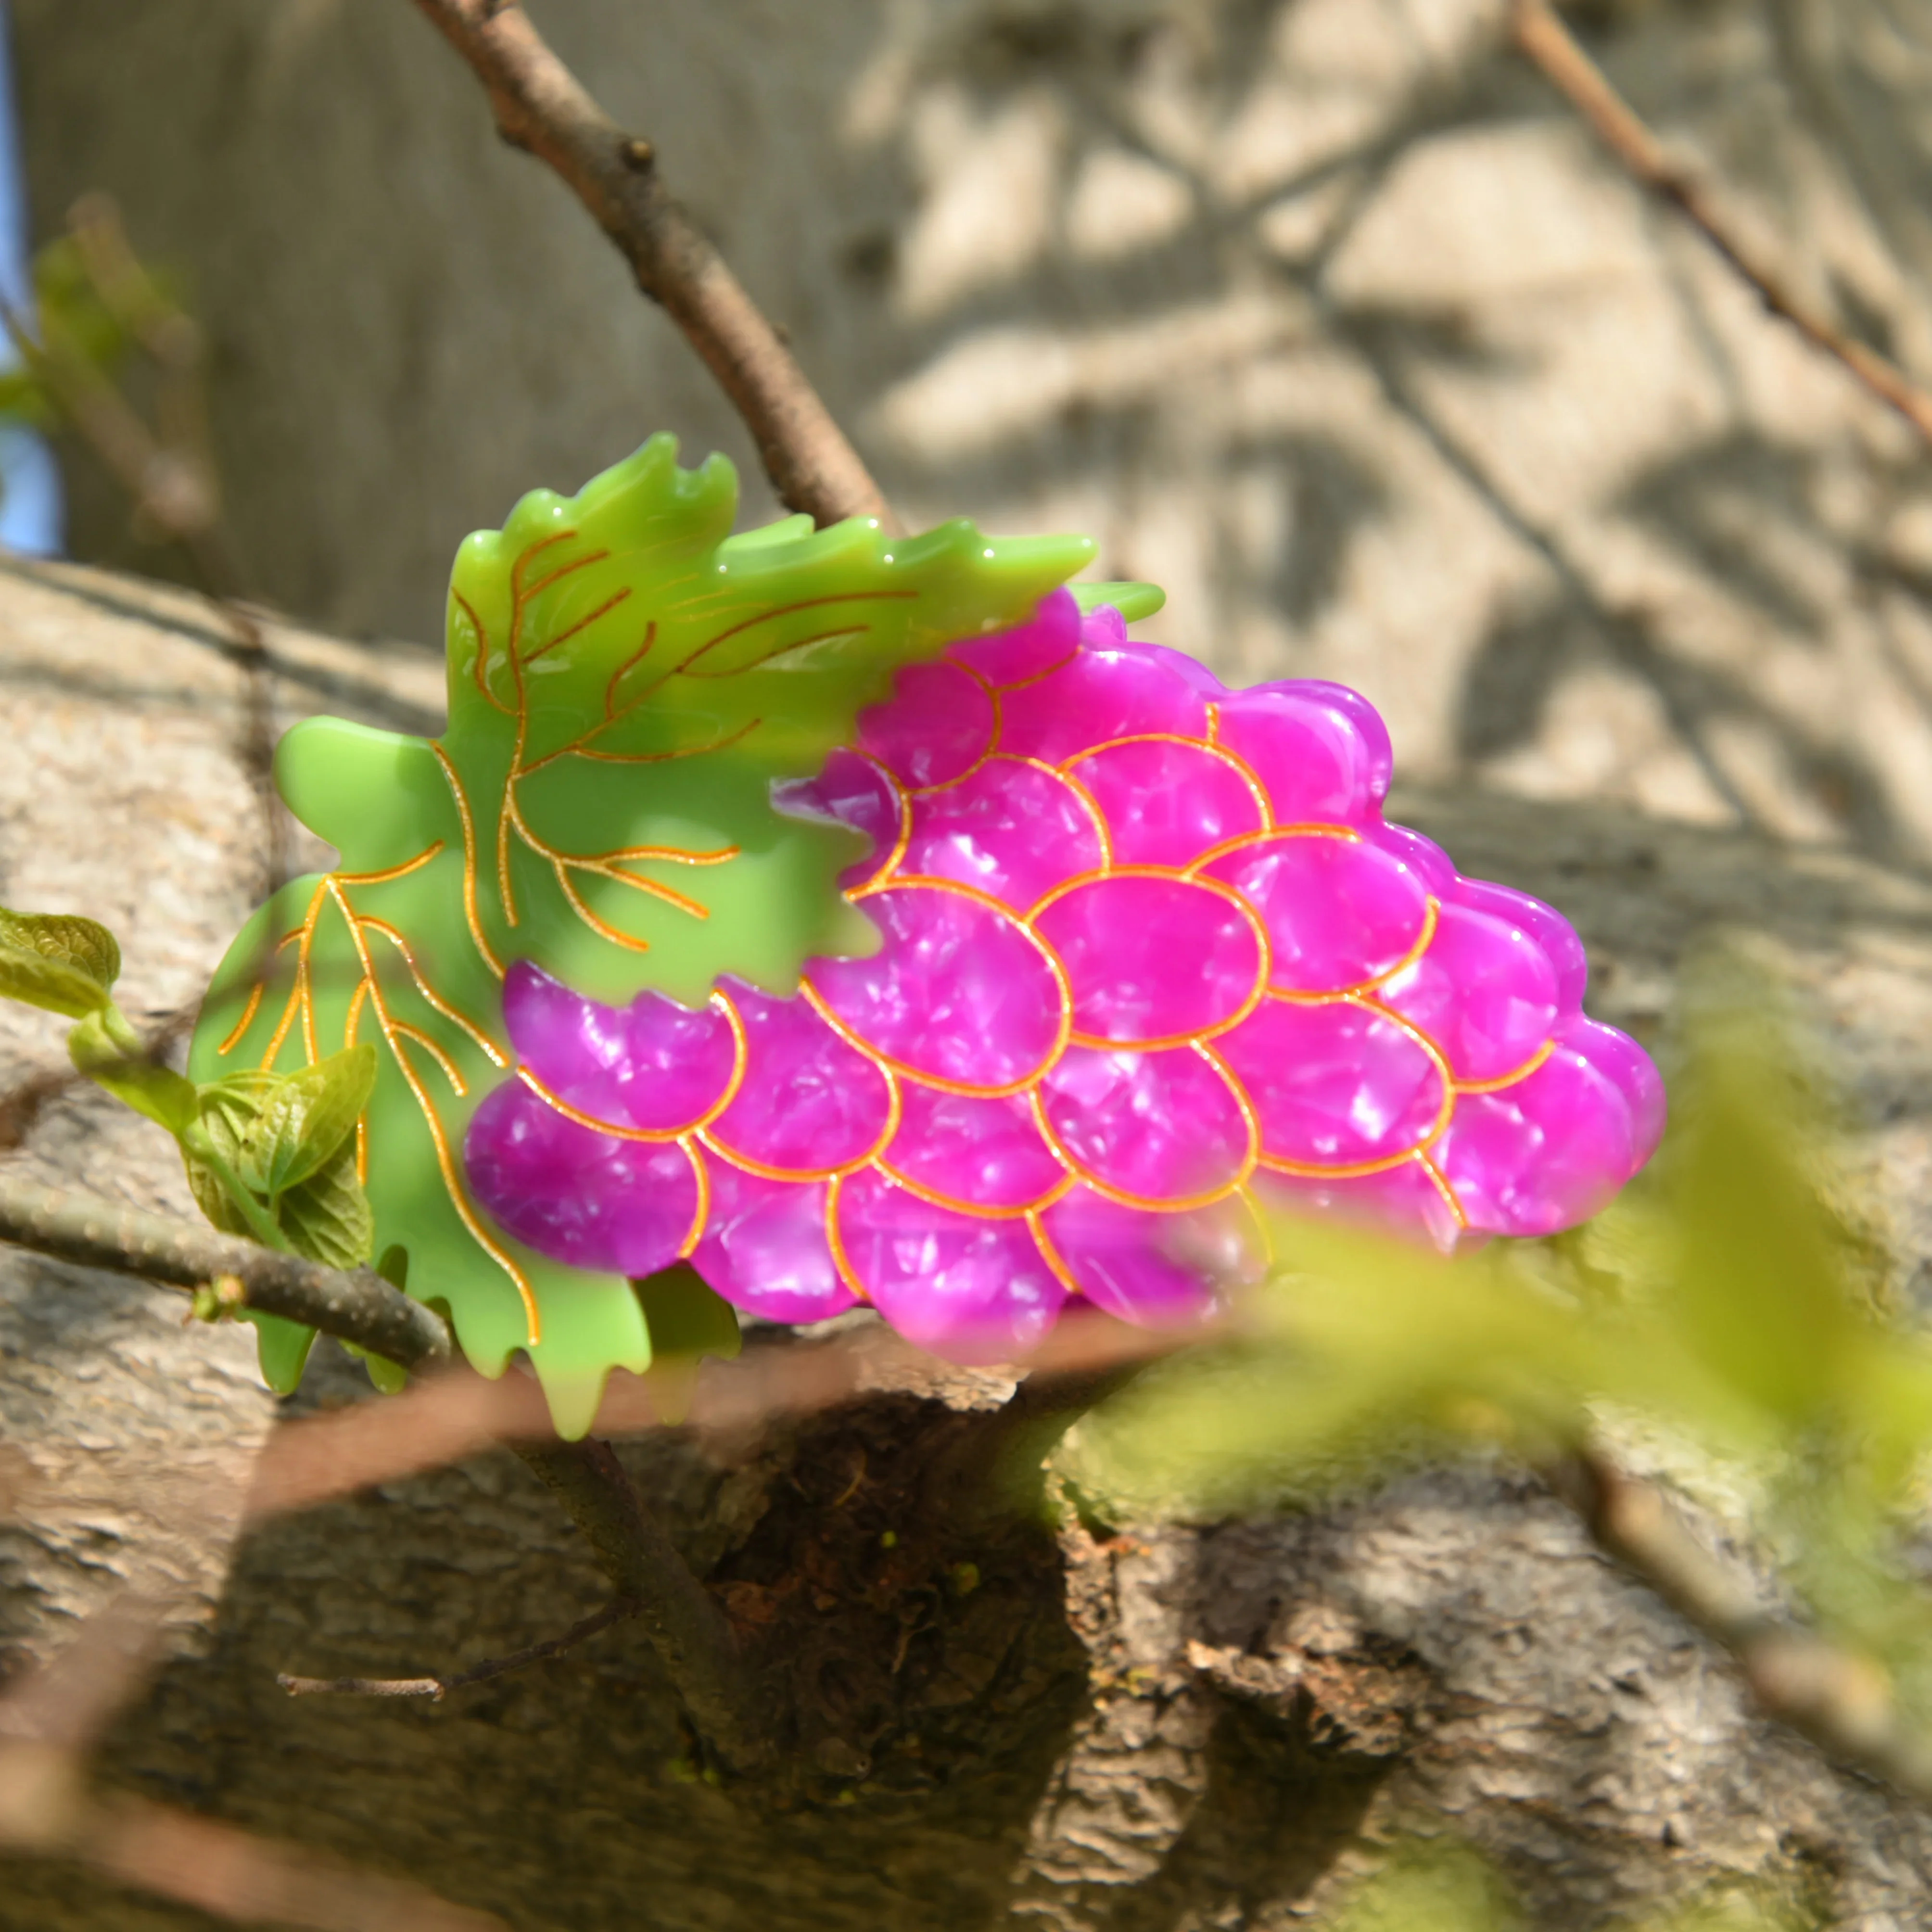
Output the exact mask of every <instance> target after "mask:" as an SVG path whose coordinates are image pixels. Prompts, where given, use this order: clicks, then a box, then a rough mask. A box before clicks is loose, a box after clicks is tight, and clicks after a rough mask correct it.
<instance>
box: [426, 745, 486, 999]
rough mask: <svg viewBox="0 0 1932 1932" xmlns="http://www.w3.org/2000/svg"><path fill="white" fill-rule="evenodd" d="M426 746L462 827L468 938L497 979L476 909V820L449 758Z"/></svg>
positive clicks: (464, 904)
mask: <svg viewBox="0 0 1932 1932" xmlns="http://www.w3.org/2000/svg"><path fill="white" fill-rule="evenodd" d="M430 749H431V751H434V753H435V754H436V761H437V763H438V764H439V765H440V766H442V767H443V777H444V778H445V779H446V781H448V783H449V790H450V794H451V796H452V797H453V798H454V799H455V801H456V816H457V818H458V820H459V822H460V823H461V825H462V826H463V917H464V918H465V919H466V920H467V921H468V922H469V937H470V938H472V939H473V940H474V941H475V942H476V950H477V951H478V953H481V955H482V956H483V963H484V965H486V966H487V967H488V968H489V969H490V971H491V972H492V973H493V974H495V975H496V977H497V978H498V979H499V980H500V979H501V978H502V977H503V965H502V961H501V960H499V959H498V958H497V957H496V954H495V953H493V952H492V951H491V950H490V942H489V941H487V939H485V938H484V937H483V922H482V920H481V918H480V917H479V916H478V913H477V910H476V822H475V820H474V819H472V817H470V815H469V799H468V797H467V796H466V795H465V794H464V792H463V781H462V780H461V779H460V778H458V776H457V775H456V767H455V766H454V765H453V764H452V763H450V761H449V753H448V752H447V751H445V750H444V749H443V747H442V746H441V745H436V744H432V745H431V746H430Z"/></svg>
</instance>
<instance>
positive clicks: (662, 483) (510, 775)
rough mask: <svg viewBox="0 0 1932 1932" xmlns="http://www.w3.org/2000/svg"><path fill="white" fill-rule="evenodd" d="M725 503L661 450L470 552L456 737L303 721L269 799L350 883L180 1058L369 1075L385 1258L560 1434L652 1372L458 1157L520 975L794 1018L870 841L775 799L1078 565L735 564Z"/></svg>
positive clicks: (1016, 557)
mask: <svg viewBox="0 0 1932 1932" xmlns="http://www.w3.org/2000/svg"><path fill="white" fill-rule="evenodd" d="M736 500H737V486H736V477H735V475H734V474H733V471H732V469H731V466H730V464H729V463H726V462H725V461H724V460H723V459H722V458H717V457H714V458H712V459H711V460H709V461H708V462H706V463H704V464H703V466H701V467H700V468H699V469H696V470H683V469H679V467H678V466H677V461H676V443H675V442H674V441H673V440H672V439H671V438H670V437H656V438H654V439H653V440H652V441H651V442H650V443H647V444H646V446H644V447H643V449H641V450H640V451H638V452H637V454H636V455H634V456H632V457H631V458H629V459H628V460H626V461H625V462H623V463H619V464H618V465H617V466H616V468H614V469H611V470H609V471H607V472H605V473H604V475H601V476H599V477H598V478H595V479H594V480H593V481H592V482H591V483H589V484H587V485H586V487H584V489H583V490H581V491H580V492H579V493H577V496H574V497H569V498H565V497H562V496H557V495H556V494H554V493H552V492H550V491H548V490H538V491H536V492H535V493H532V495H530V496H526V497H525V498H524V499H523V501H522V502H520V503H519V504H518V505H517V507H516V508H515V510H514V511H513V512H512V513H511V517H510V518H509V520H508V523H506V524H505V526H504V528H503V529H502V530H501V531H499V532H498V531H491V532H482V533H481V534H478V535H475V536H472V537H471V538H469V539H468V540H467V541H466V542H465V543H464V544H463V547H462V548H461V550H460V552H459V553H458V557H457V560H456V565H455V571H454V572H453V574H452V580H451V586H450V602H449V728H448V729H447V730H446V731H445V732H444V733H443V736H441V737H440V738H439V739H437V740H435V741H434V742H429V741H428V740H425V739H419V738H410V737H404V736H396V735H394V734H392V733H386V732H381V731H374V730H368V729H366V728H365V727H362V726H359V725H354V724H346V723H344V722H342V721H339V720H336V719H331V718H315V719H311V720H309V721H306V722H305V723H303V724H299V725H297V726H296V727H295V729H294V730H292V731H290V733H289V734H288V735H287V737H285V738H284V739H283V741H282V743H281V747H280V748H279V750H278V753H277V757H276V764H275V769H276V778H277V782H278V784H279V785H280V787H281V790H282V793H283V796H284V798H285V799H287V801H288V802H289V805H290V807H291V808H292V809H293V811H294V812H295V813H296V816H297V817H299V818H300V819H301V820H302V822H303V823H305V825H307V826H309V827H310V829H311V830H313V831H314V832H317V834H318V835H320V837H321V838H324V839H326V841H329V843H330V844H332V845H334V846H335V847H336V848H337V849H338V851H340V852H341V855H342V859H341V866H340V868H339V869H338V871H335V872H333V873H332V874H329V875H328V876H326V877H310V878H306V879H301V880H296V881H295V882H294V883H292V884H291V885H290V886H287V887H286V888H285V889H284V890H283V891H282V892H280V893H279V894H278V895H277V896H276V898H275V900H274V901H272V902H271V904H269V906H267V907H265V908H264V909H263V911H262V912H261V913H260V914H258V915H257V917H256V919H254V921H252V922H251V923H250V925H249V926H248V928H247V929H246V930H245V932H243V933H242V935H241V937H240V938H239V939H238V940H237V941H236V943H235V944H234V946H233V947H232V948H231V950H230V951H229V955H228V957H227V959H226V961H224V962H223V965H222V968H221V969H220V973H219V974H217V978H216V980H215V983H214V986H213V987H212V988H211V990H210V992H209V994H208V998H207V1000H206V1001H205V1004H204V1005H203V1007H202V1014H201V1018H200V1021H199V1025H197V1027H196V1033H195V1039H194V1044H193V1050H192V1053H191V1055H190V1066H191V1067H192V1070H193V1073H194V1075H195V1076H196V1079H199V1080H202V1081H210V1080H213V1079H217V1078H218V1077H219V1076H222V1075H223V1074H225V1073H227V1072H228V1071H229V1070H231V1069H235V1068H251V1069H259V1070H267V1071H270V1072H290V1071H293V1070H296V1069H297V1068H299V1067H302V1066H305V1065H308V1064H312V1063H314V1062H315V1061H320V1060H321V1059H323V1058H325V1057H326V1056H328V1055H332V1054H334V1053H336V1052H340V1051H341V1050H343V1049H346V1048H347V1047H350V1046H353V1045H355V1044H356V1043H358V1042H359V1041H362V1042H366V1043H370V1044H371V1045H373V1046H374V1048H375V1049H376V1050H377V1057H378V1061H379V1066H378V1070H377V1075H376V1079H375V1084H374V1089H373V1091H372V1092H371V1095H370V1097H369V1100H368V1106H367V1107H366V1108H365V1110H364V1112H363V1115H362V1130H361V1133H360V1136H359V1142H360V1147H361V1157H362V1160H363V1161H364V1163H365V1166H364V1172H365V1185H366V1187H367V1189H368V1199H369V1202H370V1204H371V1208H372V1210H373V1211H374V1221H375V1229H376V1239H377V1242H378V1243H379V1244H381V1245H388V1244H395V1243H400V1244H406V1245H407V1247H408V1249H409V1251H410V1277H411V1284H412V1287H413V1292H415V1293H416V1294H417V1295H419V1297H421V1298H424V1299H429V1298H435V1299H436V1300H437V1301H442V1302H446V1303H447V1304H448V1306H449V1310H450V1311H451V1316H452V1321H453V1322H454V1325H455V1329H456V1332H457V1334H458V1338H459V1340H460V1343H461V1344H462V1346H463V1349H464V1351H465V1352H466V1354H467V1355H468V1356H469V1359H470V1360H471V1361H472V1363H474V1364H475V1365H476V1366H477V1367H478V1368H480V1369H481V1370H484V1372H485V1373H492V1374H494V1373H500V1371H501V1370H502V1367H503V1366H504V1365H505V1362H506V1361H507V1360H508V1357H509V1355H510V1354H511V1352H513V1351H514V1350H517V1349H527V1350H528V1351H529V1355H530V1357H531V1359H532V1362H533V1364H534V1365H535V1368H536V1370H537V1373H538V1376H540V1377H541V1379H542V1381H543V1384H544V1389H545V1391H546V1393H547V1395H548V1397H549V1398H550V1403H551V1407H552V1412H553V1416H554V1417H555V1418H556V1421H558V1424H559V1427H562V1428H564V1429H565V1430H566V1431H567V1432H568V1433H581V1432H582V1430H584V1429H585V1428H587V1427H588V1426H589V1421H590V1418H591V1417H592V1415H593V1414H594V1413H595V1407H596V1403H597V1400H598V1394H599V1392H600V1391H601V1386H602V1382H603V1379H604V1376H605V1374H606V1373H607V1371H608V1370H610V1369H611V1368H612V1367H620V1366H621V1367H625V1368H628V1369H631V1370H634V1371H637V1372H639V1373H641V1372H642V1371H643V1370H644V1369H646V1367H649V1363H650V1360H651V1341H650V1337H649V1330H648V1326H647V1324H646V1319H645V1316H644V1313H643V1309H642V1307H641V1306H640V1303H639V1301H638V1298H637V1295H635V1294H634V1292H632V1290H631V1286H630V1284H629V1283H627V1282H625V1281H624V1280H621V1279H620V1278H619V1277H614V1276H612V1277H604V1276H595V1275H591V1274H586V1273H584V1272H583V1271H580V1270H577V1269H574V1268H566V1267H565V1266H563V1265H561V1264H559V1263H557V1262H552V1261H550V1260H548V1259H545V1258H544V1257H543V1256H539V1255H537V1254H535V1253H532V1251H531V1250H529V1249H527V1248H525V1247H523V1246H522V1245H521V1244H519V1243H518V1242H517V1241H514V1240H512V1239H511V1238H510V1237H509V1236H508V1235H506V1234H505V1233H504V1232H502V1230H501V1229H499V1228H497V1227H496V1226H495V1225H494V1224H493V1223H491V1222H490V1220H489V1218H488V1217H487V1215H485V1214H484V1212H483V1211H482V1210H481V1208H479V1207H478V1205H476V1204H475V1202H474V1201H473V1200H472V1199H471V1197H470V1196H469V1191H468V1189H467V1187H466V1184H465V1182H464V1180H463V1170H462V1147H463V1134H464V1132H465V1130H466V1128H467V1127H468V1125H469V1120H470V1118H471V1116H472V1114H473V1113H474V1112H475V1108H476V1106H477V1104H478V1102H479V1101H480V1100H481V1099H482V1098H483V1097H484V1096H485V1095H486V1094H488V1093H489V1092H490V1091H492V1090H493V1088H496V1086H498V1085H500V1084H501V1083H502V1082H503V1081H504V1080H505V1079H506V1078H508V1077H509V1076H510V1073H511V1059H512V1055H511V1050H510V1047H509V1043H508V1040H507V1038H506V1037H505V1032H504V1028H503V1024H502V974H503V972H504V971H505V968H507V966H508V965H509V964H510V963H511V962H513V961H515V960H520V959H527V960H531V961H533V962H535V963H536V964H537V965H539V966H541V967H542V968H544V970H545V971H548V972H550V973H551V974H555V975H556V977H558V978H559V979H561V980H565V982H567V983H568V984H570V985H571V986H574V987H575V988H577V989H578V990H579V991H580V992H583V993H585V994H586V995H589V996H591V997H592V998H597V999H600V1000H604V1001H609V1002H611V1003H613V1004H624V1003H626V1002H628V1001H630V1000H631V999H632V998H634V997H635V995H637V993H638V992H640V991H642V990H643V989H645V988H646V987H651V988H655V989H657V990H658V991H659V992H664V993H667V994H668V995H670V996H671V997H672V998H676V999H679V1000H681V1001H685V1003H686V1004H693V1005H695V1004H701V1003H702V1001H703V1000H704V999H705V998H707V997H708V995H709V991H710V989H711V986H712V982H713V981H714V980H715V979H716V977H718V975H719V974H722V973H730V974H736V975H739V977H742V978H744V979H745V980H748V981H750V982H751V983H752V984H754V985H755V986H760V987H762V988H763V989H765V990H766V991H768V992H772V993H775V994H779V995H789V994H790V993H791V992H794V991H795V990H796V986H797V984H798V976H799V969H800V968H801V966H802V964H803V962H804V961H805V959H807V958H808V957H810V956H812V955H814V954H831V955H847V956H850V955H853V954H862V953H869V952H871V950H874V948H875V947H876V945H877V934H876V932H874V929H873V928H872V927H871V924H870V922H868V921H867V920H866V919H864V918H863V917H862V916H861V915H860V914H859V913H857V912H856V911H855V910H853V908H852V907H850V905H849V904H847V902H846V901H845V899H844V897H843V895H841V892H840V891H839V889H838V875H839V874H840V872H841V871H842V870H843V868H844V867H845V866H847V865H849V864H850V863H851V862H853V860H854V859H857V858H859V857H860V856H862V853H863V847H864V841H862V839H861V838H859V836H858V835H856V834H854V833H853V832H850V831H848V830H846V829H844V828H842V827H841V826H836V825H832V824H828V823H823V822H812V821H808V820H802V819H799V818H796V817H787V816H786V815H784V814H781V813H780V812H778V811H775V809H774V808H773V807H772V802H771V788H772V783H773V781H775V780H779V779H784V778H799V777H804V776H807V775H810V774H811V773H812V772H815V771H817V769H818V768H819V767H820V765H822V763H823V761H824V759H825V757H826V754H828V752H829V751H831V750H832V748H833V747H834V746H835V745H838V744H840V743H841V742H846V741H847V740H849V739H850V737H851V736H852V735H853V728H854V723H855V720H856V717H857V715H858V713H859V711H860V710H861V709H862V708H863V707H864V706H866V705H868V704H870V703H874V702H876V701H877V700H880V699H882V698H883V697H886V695H888V694H889V691H890V689H891V687H892V678H893V676H894V675H895V673H896V672H897V671H898V670H899V669H900V668H901V667H903V666H904V665H907V664H912V663H914V662H916V661H919V660H921V659H922V658H930V657H932V656H935V655H938V652H940V651H941V649H943V648H944V646H945V645H946V644H947V643H949V642H950V641H951V640H953V639H954V638H957V637H966V636H972V635H976V634H980V633H981V632H983V631H989V630H993V629H997V628H1001V626H1003V625H1007V624H1009V623H1011V622H1015V621H1016V620H1017V619H1020V618H1022V617H1023V616H1025V615H1026V614H1027V613H1028V612H1029V611H1030V610H1031V609H1032V607H1034V604H1037V602H1038V601H1039V599H1040V598H1041V597H1043V595H1046V592H1049V590H1051V589H1054V588H1055V586H1057V585H1058V584H1060V583H1062V582H1064V580H1066V579H1067V577H1070V576H1071V575H1072V574H1073V572H1074V571H1077V570H1079V569H1080V568H1082V566H1083V565H1085V564H1086V563H1087V562H1088V561H1089V560H1090V559H1091V555H1092V553H1093V546H1092V544H1091V543H1090V542H1089V541H1088V540H1087V539H1085V538H1071V537H1066V538H1024V539H995V538H987V537H984V536H983V535H981V534H980V532H979V531H977V529H974V526H972V525H971V523H965V522H964V521H961V522H957V523H948V524H946V525H944V526H941V528H940V529H936V530H933V531H931V532H928V533H927V534H926V535H923V536H919V537H916V538H891V537H888V536H886V535H885V534H884V533H883V532H881V531H880V530H879V529H877V527H875V526H874V525H873V524H872V523H870V522H869V521H866V520H852V521H849V522H847V523H841V524H838V525H836V526H833V527H832V528H831V529H825V530H820V531H816V532H814V531H813V530H812V529H811V527H810V526H809V524H808V523H807V522H806V521H805V520H804V519H802V518H799V517H792V518H788V519H787V520H784V521H783V522H782V523H778V524H775V525H772V526H769V527H768V528H767V529H763V530H754V531H751V532H747V533H745V535H740V536H733V535H730V528H731V522H732V519H733V514H734V513H735V511H736Z"/></svg>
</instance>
